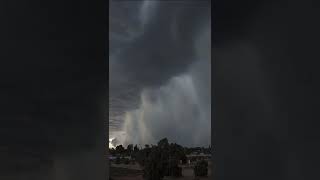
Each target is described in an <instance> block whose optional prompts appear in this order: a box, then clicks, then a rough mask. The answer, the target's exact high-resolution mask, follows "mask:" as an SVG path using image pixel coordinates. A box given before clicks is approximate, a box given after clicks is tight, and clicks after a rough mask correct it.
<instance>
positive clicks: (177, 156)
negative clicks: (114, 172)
mask: <svg viewBox="0 0 320 180" xmlns="http://www.w3.org/2000/svg"><path fill="white" fill-rule="evenodd" d="M199 153H203V154H211V147H209V148H186V147H182V146H180V145H178V144H176V143H169V142H168V139H167V138H164V139H162V140H160V141H159V142H158V144H157V145H145V147H144V148H138V147H137V145H135V146H134V147H133V145H131V144H130V145H128V146H127V148H126V149H125V148H124V147H123V146H122V145H119V146H117V147H116V148H115V149H110V154H111V156H113V157H115V159H113V160H111V161H112V162H113V163H115V164H130V163H134V162H137V163H139V164H140V166H141V167H142V169H143V170H142V174H143V178H144V179H145V180H162V179H163V178H164V176H172V177H181V176H182V168H181V167H180V166H179V165H186V164H187V163H188V162H187V161H188V158H187V155H190V154H199ZM126 157H127V158H126ZM191 160H192V158H191ZM194 174H195V176H207V175H208V162H207V161H206V160H204V159H202V160H200V161H196V164H195V166H194Z"/></svg>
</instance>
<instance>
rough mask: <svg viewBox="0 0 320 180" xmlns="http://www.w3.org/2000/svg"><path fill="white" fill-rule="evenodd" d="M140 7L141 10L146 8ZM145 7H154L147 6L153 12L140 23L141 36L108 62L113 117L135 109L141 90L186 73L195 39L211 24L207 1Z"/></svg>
mask: <svg viewBox="0 0 320 180" xmlns="http://www.w3.org/2000/svg"><path fill="white" fill-rule="evenodd" d="M139 3H140V7H141V8H146V7H143V6H142V5H143V3H141V2H139ZM148 3H154V4H149V5H148V6H150V7H152V8H153V9H154V11H153V12H152V16H150V17H151V18H141V19H140V22H139V24H140V26H141V27H142V29H141V33H140V34H138V35H137V36H136V38H134V39H132V40H131V41H128V42H127V43H124V44H123V46H122V47H123V48H122V49H121V50H120V51H119V53H114V54H113V55H111V57H110V60H109V67H110V69H109V73H110V79H109V83H110V86H109V87H110V90H109V98H110V101H109V104H110V107H109V108H110V112H115V113H114V114H124V112H126V111H128V110H132V109H136V108H138V107H139V105H140V95H141V92H142V90H143V89H145V88H154V89H156V88H158V87H160V86H161V85H164V84H165V83H166V82H168V81H169V80H170V79H171V78H172V77H174V76H177V75H179V74H181V73H184V72H186V71H187V69H188V68H189V67H190V65H191V64H192V63H193V62H194V61H195V57H194V56H195V54H194V41H195V39H194V37H195V35H196V34H197V33H198V32H199V31H200V30H201V29H203V27H204V26H205V23H207V22H208V21H209V20H210V19H209V18H210V1H183V2H182V1H149V2H148ZM110 8H112V7H110ZM140 12H141V14H142V15H143V14H144V15H145V16H148V15H149V14H148V13H149V12H150V13H151V11H146V10H144V9H141V11H140ZM141 14H139V13H137V14H136V16H141ZM142 20H146V22H141V21H142ZM110 45H111V46H112V44H110ZM122 118H123V117H122ZM109 119H111V121H113V122H115V121H117V120H119V119H121V117H119V116H109ZM115 124H117V123H111V127H112V128H113V129H117V128H116V127H114V126H118V130H120V129H121V124H122V123H119V124H118V125H115Z"/></svg>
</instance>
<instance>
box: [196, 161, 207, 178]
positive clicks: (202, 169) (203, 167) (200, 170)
mask: <svg viewBox="0 0 320 180" xmlns="http://www.w3.org/2000/svg"><path fill="white" fill-rule="evenodd" d="M194 175H195V176H207V175H208V162H207V161H205V160H202V161H199V162H197V163H196V165H195V167H194Z"/></svg>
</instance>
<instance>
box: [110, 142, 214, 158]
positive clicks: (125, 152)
mask: <svg viewBox="0 0 320 180" xmlns="http://www.w3.org/2000/svg"><path fill="white" fill-rule="evenodd" d="M164 139H167V138H164ZM170 145H171V146H172V147H177V148H179V149H180V150H182V151H183V152H184V153H185V154H186V155H189V154H192V153H195V154H200V153H204V154H212V148H211V146H209V147H207V148H206V147H182V146H181V145H178V144H176V143H171V144H170ZM153 146H155V145H152V144H151V145H149V144H146V145H144V148H139V147H138V145H135V146H133V144H129V145H128V146H127V147H126V148H125V147H124V146H122V145H118V146H116V148H109V152H110V154H111V155H112V156H117V155H122V156H132V155H133V154H135V153H137V152H139V151H140V150H143V149H148V148H150V147H153Z"/></svg>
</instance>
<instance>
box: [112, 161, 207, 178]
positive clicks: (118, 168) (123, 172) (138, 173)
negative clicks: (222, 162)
mask: <svg viewBox="0 0 320 180" xmlns="http://www.w3.org/2000/svg"><path fill="white" fill-rule="evenodd" d="M211 169H212V168H211V163H209V168H208V170H209V172H208V177H201V178H198V179H197V180H209V179H212V172H211ZM110 173H111V177H112V179H113V180H143V178H142V170H141V168H140V166H139V165H138V164H130V165H124V164H119V165H116V164H112V165H111V168H110ZM163 180H195V177H194V175H193V168H192V167H187V166H182V177H180V178H175V177H165V178H164V179H163Z"/></svg>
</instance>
